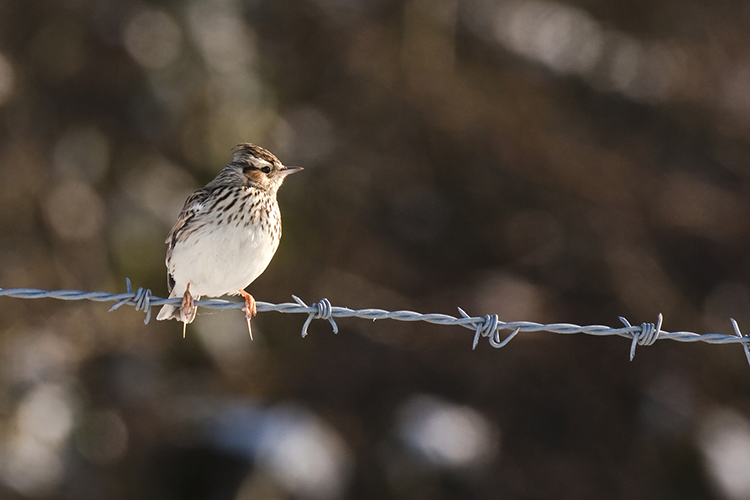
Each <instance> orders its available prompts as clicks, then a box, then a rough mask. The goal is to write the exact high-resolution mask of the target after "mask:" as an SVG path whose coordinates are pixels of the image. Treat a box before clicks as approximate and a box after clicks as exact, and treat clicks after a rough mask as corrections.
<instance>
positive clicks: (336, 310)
mask: <svg viewBox="0 0 750 500" xmlns="http://www.w3.org/2000/svg"><path fill="white" fill-rule="evenodd" d="M126 283H127V292H126V293H121V294H116V295H113V294H109V293H105V292H81V291H77V290H56V291H51V292H49V291H45V290H37V289H33V288H13V289H2V288H0V297H2V296H7V297H15V298H18V299H43V298H51V299H60V300H93V301H95V302H116V304H115V305H113V306H112V307H111V308H110V311H113V310H115V309H118V308H119V307H121V306H124V305H129V306H135V308H136V311H138V310H140V311H144V312H145V313H146V318H145V320H144V323H148V322H149V320H150V319H151V307H152V306H158V305H163V304H173V305H177V304H179V303H180V302H181V300H182V299H181V298H172V299H163V298H160V297H154V296H152V295H151V290H149V289H143V288H139V289H138V290H137V291H135V292H133V290H132V289H131V286H130V280H129V279H126ZM292 297H293V298H294V300H295V302H285V303H282V304H271V303H268V302H256V305H257V308H258V312H267V311H276V312H280V313H292V314H307V315H308V316H307V319H306V320H305V323H304V324H303V326H302V337H305V336H307V328H308V326H309V325H310V323H311V322H312V320H313V319H325V320H328V321H329V322H330V323H331V326H332V328H333V333H338V326H337V325H336V322H335V321H334V318H349V317H355V318H363V319H371V320H373V321H375V320H381V319H392V320H396V321H424V322H426V323H432V324H435V325H457V326H462V327H464V328H468V329H469V330H474V331H475V334H474V343H473V348H476V346H477V343H478V342H479V339H480V338H481V337H487V338H488V339H489V343H490V345H491V346H492V347H495V348H501V347H504V346H506V345H507V344H508V342H510V341H511V340H512V339H513V338H514V337H515V336H516V335H518V334H519V333H524V332H551V333H557V334H563V335H569V334H575V333H584V334H587V335H597V336H612V335H616V336H619V337H625V338H629V339H631V340H632V343H631V347H630V359H631V360H632V359H633V357H634V356H635V349H636V347H637V346H639V345H652V344H653V343H654V342H656V341H657V340H660V339H670V340H676V341H678V342H705V343H707V344H742V346H743V348H744V350H745V356H746V357H747V360H748V363H750V346H749V344H750V336H747V335H743V334H742V332H741V331H740V328H739V325H738V324H737V322H736V321H735V320H734V319H731V322H732V327H733V329H734V333H735V335H726V334H722V333H704V334H698V333H693V332H684V331H680V332H667V331H665V330H662V329H661V326H662V321H663V318H662V315H661V314H659V317H658V320H657V323H656V324H654V323H642V324H641V325H631V324H630V323H629V322H628V320H626V319H625V318H623V317H620V321H622V322H623V324H624V325H625V326H624V327H623V328H610V327H608V326H604V325H588V326H579V325H574V324H570V323H550V324H546V325H545V324H541V323H534V322H531V321H512V322H507V323H506V322H504V321H500V319H499V318H498V316H497V314H487V315H485V316H484V317H478V316H469V315H468V314H467V313H466V312H465V311H464V310H463V309H461V308H460V307H459V308H458V311H459V313H461V317H454V316H450V315H448V314H436V313H434V314H422V313H418V312H414V311H386V310H383V309H349V308H348V307H338V306H332V305H331V303H330V302H329V301H328V299H322V300H321V301H320V302H315V303H313V304H312V305H310V306H308V305H307V304H305V302H303V301H302V299H300V298H299V297H296V296H294V295H292ZM195 305H196V306H199V307H205V308H207V309H241V308H243V307H244V302H232V301H228V300H221V299H203V300H198V301H196V302H195ZM502 330H507V331H510V332H511V333H510V334H509V335H508V336H507V337H505V338H504V339H501V338H500V331H502Z"/></svg>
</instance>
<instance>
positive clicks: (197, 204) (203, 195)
mask: <svg viewBox="0 0 750 500" xmlns="http://www.w3.org/2000/svg"><path fill="white" fill-rule="evenodd" d="M212 192H213V190H212V189H207V188H205V187H204V188H201V189H199V190H197V191H196V192H194V193H193V194H191V195H190V196H189V197H188V199H187V200H185V205H184V206H183V207H182V211H181V212H180V215H178V216H177V221H176V222H175V223H174V226H172V230H171V231H170V232H169V236H167V239H166V240H165V241H164V243H166V244H167V245H168V247H167V288H168V290H169V292H170V293H171V292H172V289H173V288H174V284H175V281H174V276H172V272H171V271H170V265H169V263H170V261H171V260H172V251H173V250H174V246H175V245H176V244H177V242H178V241H179V240H180V239H181V236H182V235H184V234H185V232H186V231H189V230H190V228H191V227H192V226H193V225H194V224H195V223H196V216H197V215H198V214H199V213H200V212H201V211H202V209H203V207H204V205H205V202H206V200H207V199H208V198H209V197H210V196H211V194H212Z"/></svg>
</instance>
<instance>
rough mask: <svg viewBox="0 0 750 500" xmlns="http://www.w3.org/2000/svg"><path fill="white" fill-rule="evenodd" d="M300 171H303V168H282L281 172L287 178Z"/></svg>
mask: <svg viewBox="0 0 750 500" xmlns="http://www.w3.org/2000/svg"><path fill="white" fill-rule="evenodd" d="M300 170H303V168H302V167H286V166H285V167H282V168H281V171H280V172H279V173H280V174H281V175H283V176H284V177H286V176H287V175H290V174H293V173H295V172H299V171H300Z"/></svg>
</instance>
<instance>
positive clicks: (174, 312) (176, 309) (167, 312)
mask: <svg viewBox="0 0 750 500" xmlns="http://www.w3.org/2000/svg"><path fill="white" fill-rule="evenodd" d="M170 298H171V297H170ZM156 319H158V320H159V321H162V320H165V319H176V320H177V321H182V313H181V312H180V306H179V305H177V306H173V305H171V304H164V305H163V306H161V310H160V311H159V314H157V315H156Z"/></svg>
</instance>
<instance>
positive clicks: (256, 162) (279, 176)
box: [229, 144, 302, 193]
mask: <svg viewBox="0 0 750 500" xmlns="http://www.w3.org/2000/svg"><path fill="white" fill-rule="evenodd" d="M233 153H234V159H233V160H232V163H230V164H229V165H230V166H233V167H234V168H235V169H238V170H240V171H241V172H242V175H243V176H244V178H245V181H246V183H247V185H252V186H256V187H259V188H262V189H266V190H268V191H271V192H273V193H275V192H276V191H277V190H278V189H279V187H281V184H282V183H283V182H284V179H285V178H286V176H287V175H289V174H293V173H295V172H299V171H300V170H302V167H286V166H284V165H283V164H282V163H281V162H280V161H279V159H278V158H276V156H274V155H273V153H271V152H270V151H268V150H267V149H265V148H262V147H260V146H256V145H254V144H239V145H238V146H237V147H236V148H234V151H233Z"/></svg>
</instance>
